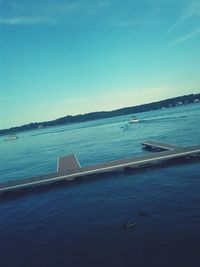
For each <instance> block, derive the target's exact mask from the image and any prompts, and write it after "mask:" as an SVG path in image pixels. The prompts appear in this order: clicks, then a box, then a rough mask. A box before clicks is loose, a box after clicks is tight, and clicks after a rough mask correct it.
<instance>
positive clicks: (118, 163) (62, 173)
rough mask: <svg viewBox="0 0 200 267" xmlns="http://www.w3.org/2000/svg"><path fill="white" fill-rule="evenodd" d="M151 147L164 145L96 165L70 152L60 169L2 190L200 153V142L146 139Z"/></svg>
mask: <svg viewBox="0 0 200 267" xmlns="http://www.w3.org/2000/svg"><path fill="white" fill-rule="evenodd" d="M141 144H142V145H145V146H146V147H147V148H148V146H151V147H152V148H153V149H156V148H157V149H161V150H162V151H160V152H156V153H150V154H146V155H142V156H139V157H134V158H129V159H121V160H114V161H109V162H105V163H100V164H95V165H92V166H85V167H84V166H83V167H82V166H81V165H80V163H79V162H78V159H77V157H76V155H74V154H72V155H68V156H66V157H60V158H59V159H58V165H57V172H55V173H52V174H46V175H41V176H35V177H31V178H26V179H20V180H12V181H8V182H4V183H1V184H0V193H2V192H6V191H12V190H17V189H21V188H27V187H33V186H37V185H42V184H51V183H55V182H57V181H61V180H67V181H71V180H74V179H75V178H76V177H82V176H88V175H92V174H98V173H102V172H110V171H115V170H118V169H126V168H131V169H132V168H142V167H146V166H149V165H155V164H159V163H162V162H165V161H168V160H171V159H177V158H184V157H199V156H200V145H195V146H190V147H180V146H175V145H169V144H163V143H160V142H157V141H146V142H142V143H141Z"/></svg>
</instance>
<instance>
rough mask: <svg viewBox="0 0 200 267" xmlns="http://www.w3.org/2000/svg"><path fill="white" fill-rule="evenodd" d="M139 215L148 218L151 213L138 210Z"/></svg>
mask: <svg viewBox="0 0 200 267" xmlns="http://www.w3.org/2000/svg"><path fill="white" fill-rule="evenodd" d="M138 216H140V217H145V218H148V217H149V214H148V213H147V212H146V211H138Z"/></svg>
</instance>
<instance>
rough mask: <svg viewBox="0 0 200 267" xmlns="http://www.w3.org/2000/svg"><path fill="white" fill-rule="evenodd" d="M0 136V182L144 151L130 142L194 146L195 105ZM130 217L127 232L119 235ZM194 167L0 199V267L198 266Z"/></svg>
mask: <svg viewBox="0 0 200 267" xmlns="http://www.w3.org/2000/svg"><path fill="white" fill-rule="evenodd" d="M130 117H131V116H130V115H129V116H120V117H114V118H109V119H102V120H96V121H91V122H85V123H79V124H71V125H62V126H59V127H54V128H45V129H38V130H34V131H27V132H21V133H19V134H17V135H18V137H19V138H18V139H17V140H15V141H5V140H4V137H0V157H1V159H0V160H1V164H0V182H5V181H7V180H15V179H23V178H26V177H31V176H34V175H38V174H46V173H51V172H55V170H56V160H57V158H58V157H59V156H65V155H68V154H73V153H74V154H76V155H77V157H78V159H79V161H80V164H81V165H84V166H85V165H91V164H95V163H100V162H106V161H109V160H115V159H122V158H129V157H133V156H139V155H144V154H146V153H149V152H147V151H144V150H142V149H141V144H140V142H142V141H145V140H156V141H160V142H166V143H171V144H177V145H182V146H190V145H195V144H199V143H200V131H199V130H200V104H198V103H197V104H190V105H185V106H180V107H176V108H170V109H161V110H157V111H150V112H145V113H139V114H137V117H138V118H139V120H140V121H139V122H138V123H133V124H130V123H129V120H130ZM128 221H134V222H135V223H136V225H135V227H133V228H130V229H124V227H123V225H124V223H127V222H128ZM199 249H200V166H199V161H198V160H197V161H192V162H179V163H178V164H172V165H167V166H159V167H149V168H146V169H143V170H139V171H134V170H133V171H132V172H128V173H126V172H116V173H110V174H104V175H101V176H100V177H92V176H91V177H89V178H88V179H83V181H82V182H81V179H79V181H78V182H77V183H76V182H74V183H72V184H69V185H68V184H66V183H65V184H63V185H55V186H51V187H47V188H45V189H44V188H43V189H40V188H38V189H34V190H31V191H30V192H29V193H27V192H26V193H23V192H19V193H18V194H17V195H15V194H14V195H13V196H9V197H8V198H5V197H4V198H3V197H2V196H0V266H1V267H7V266H9V267H10V266H11V267H18V266H19V267H23V266H24V267H26V266H27V267H28V266H30V267H32V266H37V267H38V266H39V267H40V266H41V267H46V266H47V267H49V266H50V267H51V266H68V267H74V266H77V267H78V266H87V267H88V266H92V267H93V266H97V267H98V266H102V267H103V266H111V267H112V266H120V267H124V266H125V267H126V266H128V267H129V266H136V267H140V266H145V267H146V266H147V267H149V266H154V267H155V266H160V267H165V266H166V267H179V266H180V267H199V266H200V253H199Z"/></svg>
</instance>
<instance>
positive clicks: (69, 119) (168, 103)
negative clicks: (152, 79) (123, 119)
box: [0, 93, 200, 135]
mask: <svg viewBox="0 0 200 267" xmlns="http://www.w3.org/2000/svg"><path fill="white" fill-rule="evenodd" d="M195 102H200V93H199V94H190V95H184V96H179V97H174V98H170V99H165V100H161V101H157V102H152V103H148V104H142V105H138V106H133V107H126V108H120V109H116V110H112V111H99V112H91V113H87V114H79V115H74V116H72V115H68V116H65V117H62V118H58V119H55V120H52V121H45V122H34V123H29V124H25V125H22V126H17V127H12V128H10V129H3V130H0V134H1V135H4V134H13V133H16V132H19V131H26V130H33V129H38V128H44V127H52V126H58V125H63V124H70V123H79V122H86V121H92V120H98V119H105V118H110V117H115V116H122V115H129V114H135V113H139V112H147V111H151V110H158V109H161V108H171V107H175V106H180V105H186V104H191V103H195Z"/></svg>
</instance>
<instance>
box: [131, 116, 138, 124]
mask: <svg viewBox="0 0 200 267" xmlns="http://www.w3.org/2000/svg"><path fill="white" fill-rule="evenodd" d="M138 121H139V119H138V118H136V117H131V119H130V123H135V122H138Z"/></svg>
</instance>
